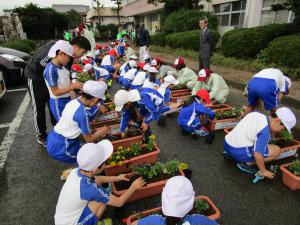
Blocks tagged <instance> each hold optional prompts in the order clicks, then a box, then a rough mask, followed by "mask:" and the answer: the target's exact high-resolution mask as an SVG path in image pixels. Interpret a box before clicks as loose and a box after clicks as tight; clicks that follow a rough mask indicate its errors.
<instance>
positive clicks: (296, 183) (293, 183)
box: [280, 163, 300, 191]
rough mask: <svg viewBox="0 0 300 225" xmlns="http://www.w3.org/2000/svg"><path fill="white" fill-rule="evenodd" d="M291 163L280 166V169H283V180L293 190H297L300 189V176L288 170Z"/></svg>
mask: <svg viewBox="0 0 300 225" xmlns="http://www.w3.org/2000/svg"><path fill="white" fill-rule="evenodd" d="M291 164H292V163H286V164H283V165H281V166H280V170H281V171H282V182H283V183H284V184H285V185H286V186H288V187H289V188H290V189H291V190H292V191H297V190H300V177H298V176H296V175H295V174H293V173H292V172H291V171H289V170H288V167H289V165H291Z"/></svg>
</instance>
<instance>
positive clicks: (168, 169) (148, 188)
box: [112, 160, 186, 202]
mask: <svg viewBox="0 0 300 225" xmlns="http://www.w3.org/2000/svg"><path fill="white" fill-rule="evenodd" d="M180 165H181V163H180V162H178V161H175V160H172V161H169V162H168V163H165V164H162V163H160V162H156V163H155V164H153V165H150V164H145V165H140V166H137V167H133V168H132V169H131V173H128V174H127V176H128V177H130V181H127V182H126V181H121V182H115V183H112V191H113V194H114V195H116V196H120V195H122V194H124V193H125V192H126V191H127V189H128V188H129V187H130V185H131V183H132V182H133V181H134V180H135V179H137V178H139V177H141V176H142V177H143V178H144V179H145V181H146V182H147V184H146V185H145V186H144V187H142V188H141V189H140V190H138V191H135V192H134V194H133V195H132V196H131V197H130V198H129V200H128V202H132V201H136V200H139V199H144V198H147V197H151V196H154V195H158V194H161V192H162V190H163V188H164V186H165V185H166V183H167V180H168V179H169V178H171V177H173V176H176V175H180V176H184V173H183V171H182V170H181V169H180V167H181V166H180ZM184 165H186V164H184Z"/></svg>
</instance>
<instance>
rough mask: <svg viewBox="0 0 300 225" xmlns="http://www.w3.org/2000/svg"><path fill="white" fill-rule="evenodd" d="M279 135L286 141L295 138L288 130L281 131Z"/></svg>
mask: <svg viewBox="0 0 300 225" xmlns="http://www.w3.org/2000/svg"><path fill="white" fill-rule="evenodd" d="M279 137H280V138H281V139H283V140H285V141H293V140H294V137H293V134H291V133H290V132H288V131H287V130H283V131H282V132H281V133H280V135H279Z"/></svg>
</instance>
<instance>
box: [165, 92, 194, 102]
mask: <svg viewBox="0 0 300 225" xmlns="http://www.w3.org/2000/svg"><path fill="white" fill-rule="evenodd" d="M191 96H192V93H191V92H189V93H178V94H176V95H173V96H172V95H171V98H170V101H171V102H174V103H177V102H183V101H186V100H188V99H189V98H190V97H191Z"/></svg>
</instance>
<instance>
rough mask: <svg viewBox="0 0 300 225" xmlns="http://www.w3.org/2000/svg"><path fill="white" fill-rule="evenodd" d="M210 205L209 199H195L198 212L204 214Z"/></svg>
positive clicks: (195, 207)
mask: <svg viewBox="0 0 300 225" xmlns="http://www.w3.org/2000/svg"><path fill="white" fill-rule="evenodd" d="M209 208H210V206H209V204H208V202H207V201H205V200H203V199H195V203H194V209H195V212H196V213H197V214H203V213H205V212H206V211H207V210H209Z"/></svg>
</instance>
